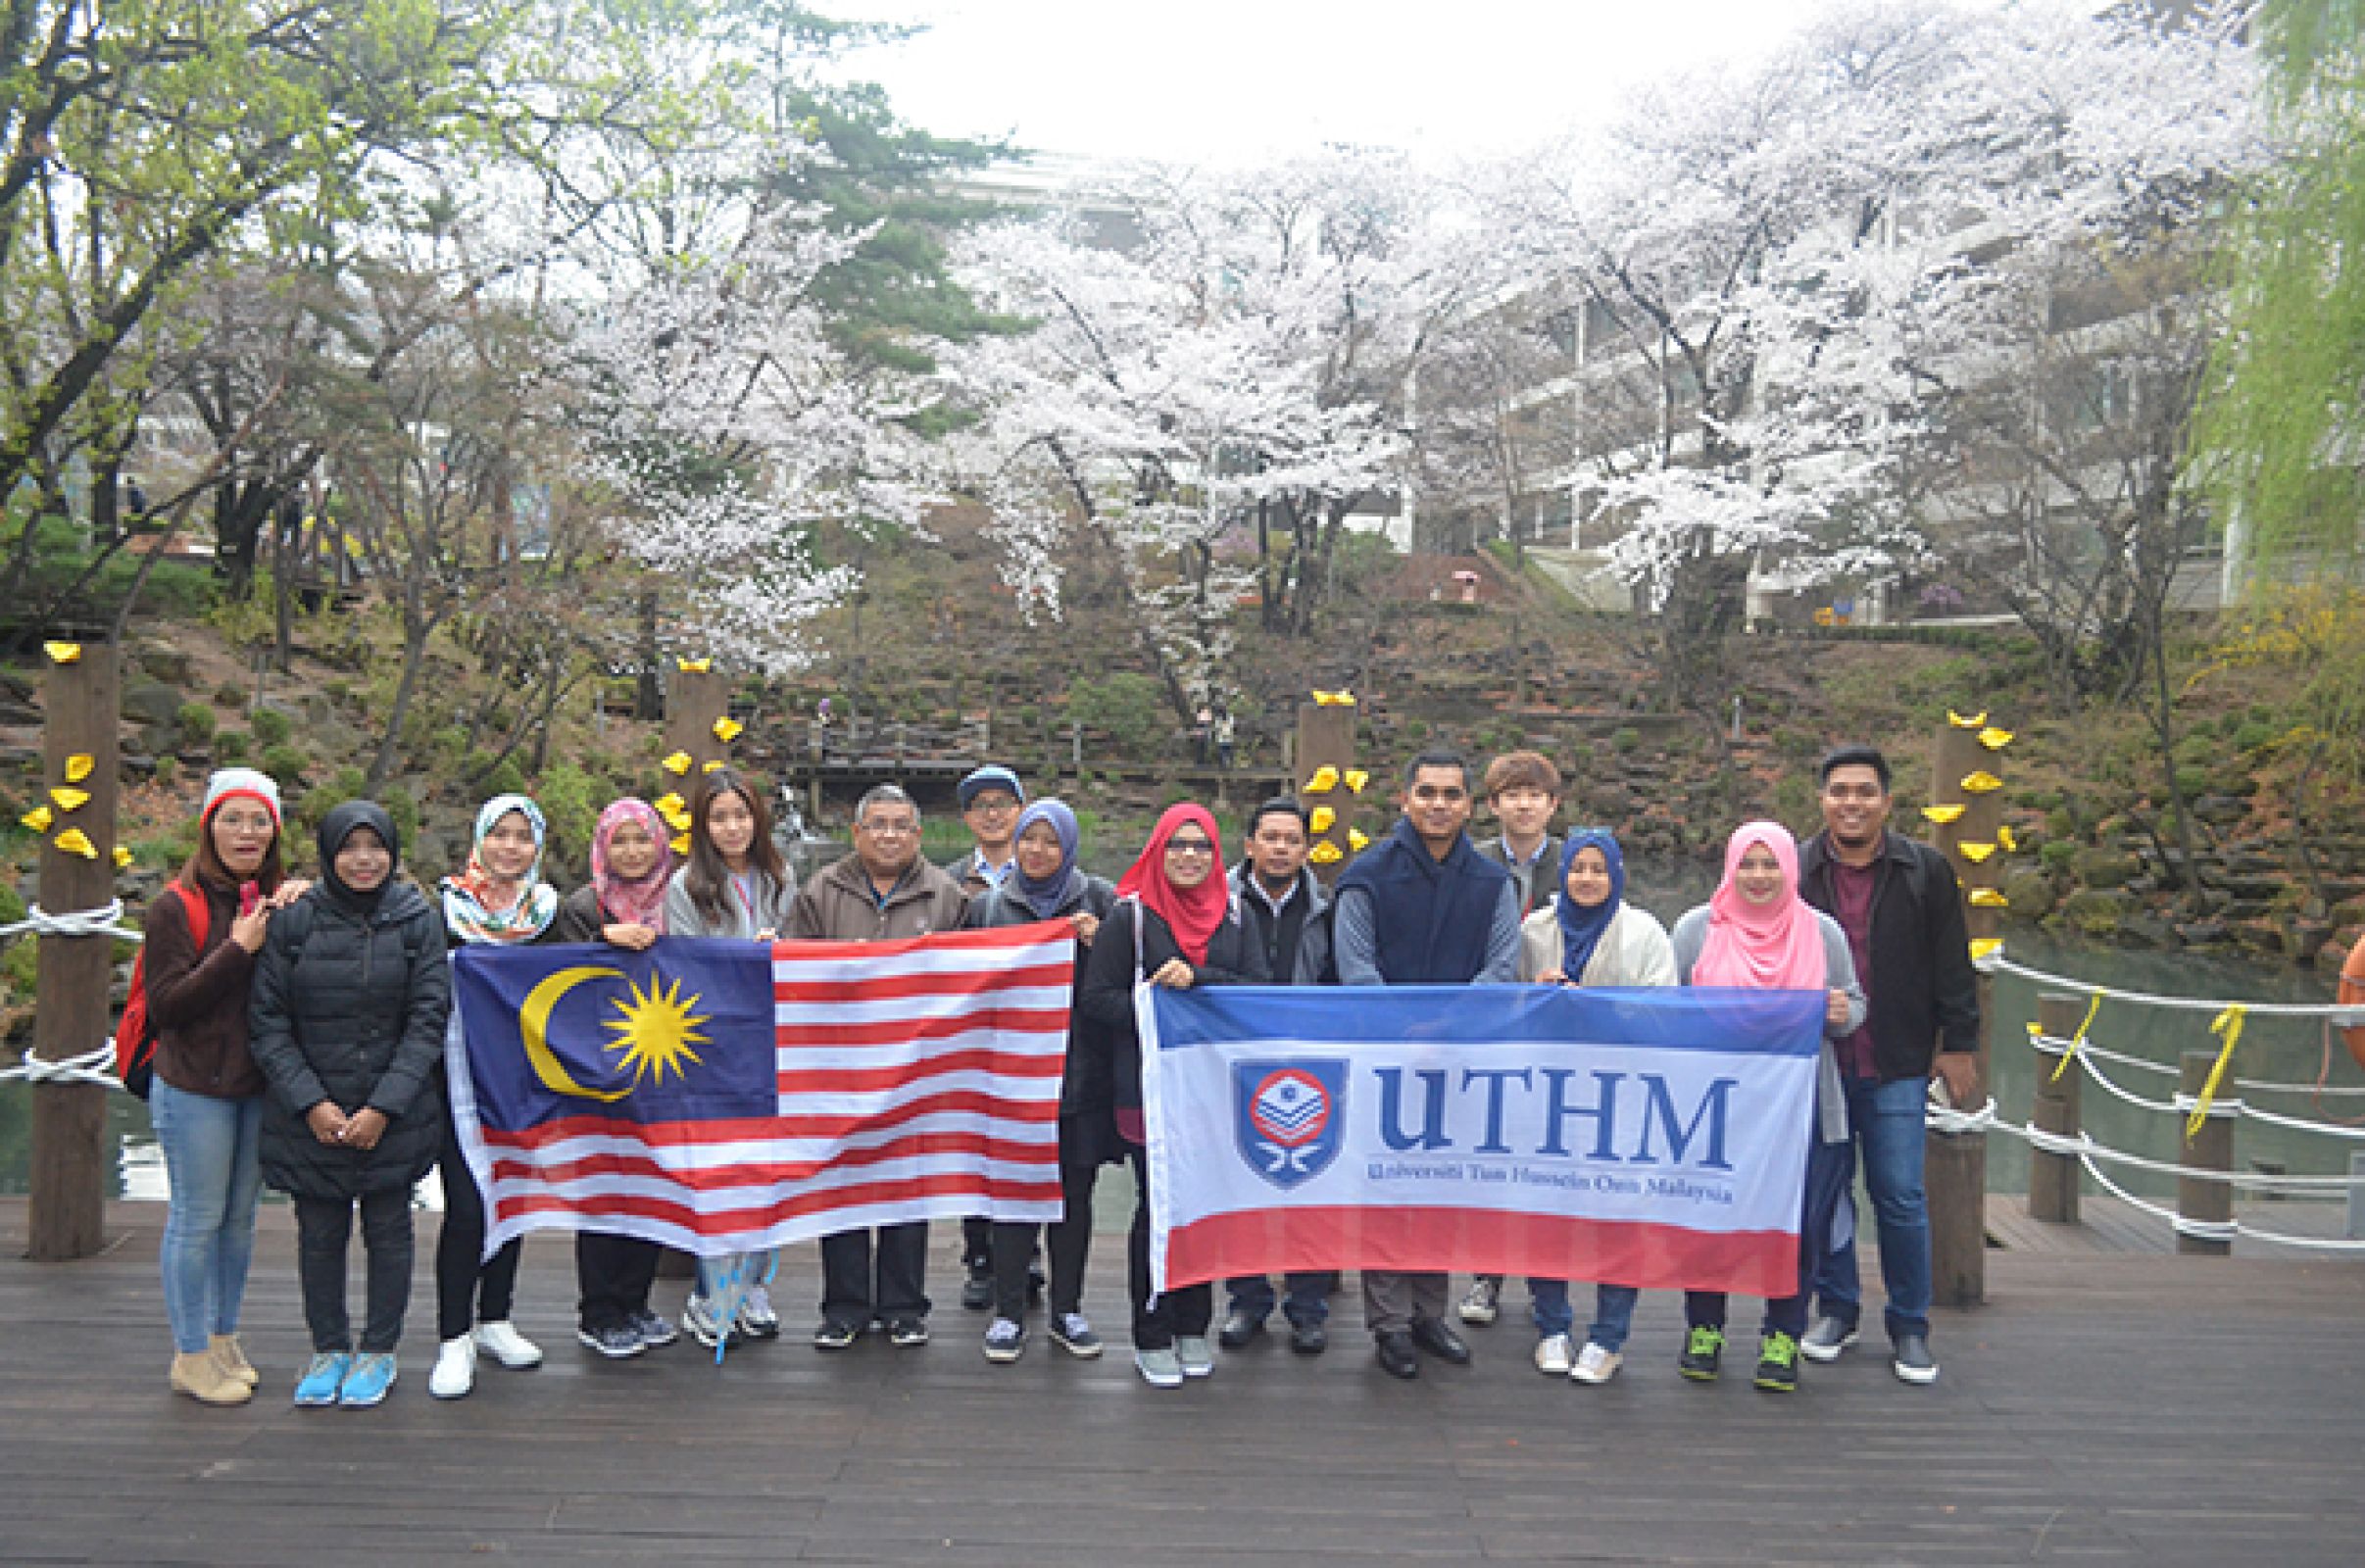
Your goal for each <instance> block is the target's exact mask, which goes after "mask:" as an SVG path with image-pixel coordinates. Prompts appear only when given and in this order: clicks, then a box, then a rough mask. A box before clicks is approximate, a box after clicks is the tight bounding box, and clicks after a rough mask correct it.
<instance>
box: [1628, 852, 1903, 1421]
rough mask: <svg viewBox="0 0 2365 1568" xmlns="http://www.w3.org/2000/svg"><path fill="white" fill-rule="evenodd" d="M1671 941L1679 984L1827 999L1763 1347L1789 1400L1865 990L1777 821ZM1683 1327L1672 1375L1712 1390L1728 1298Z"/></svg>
mask: <svg viewBox="0 0 2365 1568" xmlns="http://www.w3.org/2000/svg"><path fill="white" fill-rule="evenodd" d="M1673 941H1674V946H1675V972H1676V977H1677V979H1678V980H1679V981H1681V983H1683V984H1684V985H1688V986H1718V987H1724V988H1728V989H1734V990H1748V991H1820V992H1822V993H1823V994H1824V1009H1823V1053H1822V1060H1821V1062H1820V1063H1819V1064H1818V1066H1817V1070H1816V1079H1815V1129H1814V1142H1813V1144H1812V1145H1811V1146H1810V1147H1809V1149H1808V1151H1807V1161H1806V1191H1805V1193H1804V1194H1803V1195H1802V1201H1801V1205H1800V1206H1801V1215H1800V1219H1799V1223H1798V1250H1799V1269H1800V1275H1799V1289H1798V1290H1795V1291H1793V1292H1792V1293H1791V1294H1790V1295H1789V1296H1786V1297H1784V1298H1782V1299H1780V1300H1771V1301H1768V1302H1766V1303H1765V1323H1764V1327H1763V1329H1762V1330H1761V1331H1760V1337H1759V1340H1758V1345H1757V1375H1756V1383H1757V1387H1759V1388H1761V1389H1766V1390H1770V1391H1772V1392H1774V1393H1778V1394H1786V1393H1790V1392H1792V1391H1794V1390H1796V1389H1797V1388H1798V1336H1799V1335H1801V1334H1803V1333H1805V1332H1806V1293H1805V1288H1804V1287H1805V1285H1806V1270H1807V1269H1808V1268H1810V1267H1811V1266H1812V1260H1813V1259H1815V1258H1818V1257H1820V1256H1822V1255H1823V1250H1824V1248H1823V1239H1824V1233H1825V1232H1826V1231H1828V1230H1829V1229H1830V1228H1831V1222H1832V1215H1833V1212H1834V1210H1835V1209H1837V1207H1838V1206H1839V1192H1840V1185H1841V1180H1842V1173H1843V1171H1844V1170H1845V1165H1844V1163H1843V1161H1842V1159H1841V1158H1840V1155H1841V1154H1842V1153H1843V1152H1845V1150H1846V1149H1847V1147H1848V1102H1847V1100H1846V1098H1845V1097H1843V1096H1842V1094H1841V1092H1840V1076H1839V1064H1838V1061H1837V1059H1836V1058H1835V1057H1834V1056H1833V1055H1832V1050H1831V1043H1832V1042H1833V1041H1834V1040H1839V1039H1844V1038H1846V1037H1847V1036H1848V1034H1850V1033H1852V1032H1853V1031H1854V1030H1855V1029H1856V1028H1857V1026H1858V1025H1860V1024H1862V1023H1863V1021H1864V991H1863V988H1862V987H1861V986H1859V985H1857V984H1856V971H1855V962H1854V960H1853V959H1852V958H1850V957H1849V956H1848V936H1847V933H1846V932H1844V931H1842V930H1841V929H1840V924H1839V922H1838V921H1836V920H1834V919H1833V918H1832V917H1831V916H1830V915H1828V914H1823V913H1819V912H1818V911H1816V910H1814V909H1812V908H1809V907H1807V905H1806V903H1805V902H1804V901H1803V900H1801V899H1800V898H1799V897H1798V841H1797V840H1795V839H1793V838H1792V837H1791V834H1790V830H1789V829H1788V828H1786V827H1784V826H1782V825H1781V824H1780V823H1779V822H1745V823H1743V824H1742V825H1741V827H1739V828H1737V829H1736V830H1735V831H1734V833H1733V837H1732V839H1731V840H1730V841H1729V842H1728V843H1727V844H1726V845H1725V852H1724V880H1723V881H1722V882H1720V883H1718V884H1717V887H1716V894H1715V896H1714V897H1713V898H1711V899H1709V900H1708V902H1707V903H1706V904H1703V905H1701V906H1700V907H1699V908H1697V909H1694V910H1693V911H1692V912H1691V913H1689V914H1687V915H1685V916H1684V917H1683V918H1682V919H1680V920H1678V921H1676V922H1675V931H1674V934H1673ZM1684 1317H1685V1320H1686V1322H1687V1325H1688V1332H1687V1333H1686V1335H1685V1338H1684V1353H1683V1355H1682V1357H1681V1358H1680V1359H1679V1360H1678V1361H1677V1363H1676V1365H1677V1368H1678V1369H1679V1370H1680V1371H1681V1372H1682V1373H1683V1375H1684V1376H1685V1377H1688V1378H1691V1379H1693V1380H1694V1381H1695V1382H1700V1383H1707V1382H1712V1381H1714V1380H1715V1377H1716V1374H1717V1372H1718V1370H1719V1368H1720V1365H1721V1363H1722V1361H1723V1358H1724V1323H1725V1298H1724V1294H1723V1293H1722V1292H1718V1291H1686V1292H1685V1293H1684Z"/></svg>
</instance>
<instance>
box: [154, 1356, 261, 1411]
mask: <svg viewBox="0 0 2365 1568" xmlns="http://www.w3.org/2000/svg"><path fill="white" fill-rule="evenodd" d="M172 1388H173V1391H174V1392H175V1393H179V1394H185V1395H187V1396H188V1397H190V1398H192V1399H195V1400H196V1401H197V1402H198V1403H199V1404H244V1403H245V1402H246V1401H247V1400H249V1399H251V1398H253V1397H255V1391H254V1390H252V1389H250V1388H248V1387H247V1386H246V1385H245V1384H244V1383H241V1382H240V1381H239V1380H238V1379H236V1378H234V1377H231V1376H230V1375H229V1374H228V1373H226V1372H224V1371H222V1367H221V1365H220V1364H219V1363H217V1362H216V1361H215V1359H214V1352H213V1351H211V1350H200V1351H198V1352H197V1353H196V1354H195V1355H175V1356H174V1357H172Z"/></svg>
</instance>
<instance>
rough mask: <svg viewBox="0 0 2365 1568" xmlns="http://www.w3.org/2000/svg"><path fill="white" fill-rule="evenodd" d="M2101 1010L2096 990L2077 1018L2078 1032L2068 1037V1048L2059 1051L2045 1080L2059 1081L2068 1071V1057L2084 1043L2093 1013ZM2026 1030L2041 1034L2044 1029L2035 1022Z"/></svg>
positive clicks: (2092, 1023) (2100, 998)
mask: <svg viewBox="0 0 2365 1568" xmlns="http://www.w3.org/2000/svg"><path fill="white" fill-rule="evenodd" d="M2101 1010H2102V993H2100V992H2099V991H2097V992H2095V993H2094V1000H2093V1001H2092V1002H2089V1003H2088V1004H2087V1005H2086V1016H2085V1017H2083V1018H2081V1019H2079V1020H2078V1032H2077V1033H2076V1034H2074V1035H2071V1036H2070V1037H2069V1049H2068V1050H2067V1051H2064V1052H2063V1053H2061V1059H2060V1060H2059V1061H2057V1062H2055V1063H2053V1075H2052V1076H2051V1077H2050V1078H2048V1079H2046V1080H2045V1082H2047V1083H2055V1084H2057V1083H2059V1082H2060V1081H2061V1075H2062V1074H2063V1073H2065V1072H2067V1071H2069V1058H2070V1057H2072V1056H2074V1055H2076V1054H2078V1048H2079V1047H2080V1046H2082V1045H2084V1044H2086V1031H2087V1030H2089V1029H2092V1028H2093V1027H2094V1014H2095V1013H2097V1012H2100V1011H2101ZM2028 1032H2029V1033H2030V1034H2032V1035H2036V1034H2043V1033H2044V1032H2045V1031H2044V1030H2042V1029H2041V1028H2039V1027H2038V1026H2037V1025H2035V1024H2030V1025H2029V1026H2028Z"/></svg>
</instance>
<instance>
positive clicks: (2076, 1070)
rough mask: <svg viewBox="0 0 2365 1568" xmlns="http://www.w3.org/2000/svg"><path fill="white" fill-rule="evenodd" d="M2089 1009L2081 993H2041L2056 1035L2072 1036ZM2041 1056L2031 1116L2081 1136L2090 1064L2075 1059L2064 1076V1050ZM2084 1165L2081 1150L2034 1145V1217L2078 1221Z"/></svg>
mask: <svg viewBox="0 0 2365 1568" xmlns="http://www.w3.org/2000/svg"><path fill="white" fill-rule="evenodd" d="M2085 1015H2086V1009H2085V1007H2084V1006H2082V1005H2080V1004H2079V1001H2078V999H2077V998H2076V997H2072V996H2064V995H2061V994H2059V993H2048V994H2046V995H2045V996H2042V997H2039V998H2038V999H2037V1026H2038V1027H2039V1028H2040V1029H2042V1030H2043V1031H2044V1032H2045V1035H2046V1036H2047V1037H2048V1038H2050V1039H2053V1040H2067V1039H2068V1038H2069V1037H2070V1036H2071V1035H2072V1034H2074V1033H2076V1032H2077V1028H2078V1020H2079V1019H2080V1018H2082V1017H2084V1016H2085ZM2036 1056H2037V1098H2036V1103H2035V1105H2034V1107H2033V1108H2032V1109H2031V1111H2030V1114H2029V1119H2030V1121H2032V1122H2033V1123H2035V1124H2036V1127H2037V1130H2038V1131H2039V1132H2046V1133H2051V1134H2053V1135H2055V1136H2056V1137H2060V1138H2075V1137H2077V1136H2078V1099H2079V1091H2080V1088H2081V1086H2082V1085H2083V1083H2084V1082H2085V1078H2086V1073H2085V1071H2084V1069H2082V1068H2080V1067H2078V1066H2077V1065H2075V1064H2074V1063H2073V1064H2072V1065H2071V1066H2070V1068H2069V1070H2068V1071H2066V1072H2064V1073H2062V1074H2061V1076H2060V1077H2059V1078H2057V1079H2056V1078H2055V1077H2054V1076H2053V1069H2054V1068H2056V1067H2059V1066H2060V1065H2061V1059H2062V1058H2060V1057H2059V1056H2055V1055H2051V1054H2047V1053H2045V1052H2043V1051H2040V1052H2038V1053H2037V1054H2036ZM2081 1173H2082V1167H2081V1166H2080V1165H2079V1163H2078V1158H2077V1156H2076V1155H2075V1154H2054V1153H2047V1152H2045V1151H2044V1150H2042V1149H2038V1150H2031V1151H2030V1152H2029V1161H2028V1211H2029V1217H2030V1218H2031V1219H2043V1220H2050V1221H2052V1222H2053V1223H2054V1224H2056V1225H2075V1224H2077V1223H2078V1178H2079V1176H2080V1174H2081Z"/></svg>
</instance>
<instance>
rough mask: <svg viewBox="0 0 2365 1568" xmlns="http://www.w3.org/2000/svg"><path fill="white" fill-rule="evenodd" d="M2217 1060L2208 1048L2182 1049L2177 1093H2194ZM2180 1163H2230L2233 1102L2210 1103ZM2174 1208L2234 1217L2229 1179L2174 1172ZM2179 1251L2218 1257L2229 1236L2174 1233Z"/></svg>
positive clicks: (2218, 1166)
mask: <svg viewBox="0 0 2365 1568" xmlns="http://www.w3.org/2000/svg"><path fill="white" fill-rule="evenodd" d="M2216 1065H2217V1053H2216V1052H2214V1051H2188V1052H2186V1053H2185V1054H2184V1055H2183V1057H2182V1058H2180V1060H2179V1066H2180V1067H2181V1068H2182V1076H2181V1077H2180V1079H2179V1080H2178V1083H2177V1088H2178V1089H2179V1090H2181V1091H2182V1092H2183V1093H2182V1095H2181V1096H2180V1098H2182V1099H2185V1100H2192V1099H2194V1098H2196V1097H2197V1096H2198V1095H2199V1094H2200V1089H2201V1085H2203V1084H2205V1083H2207V1082H2208V1081H2209V1069H2211V1068H2212V1067H2214V1066H2216ZM2184 1163H2185V1164H2188V1165H2193V1166H2197V1167H2199V1168H2200V1169H2202V1170H2223V1171H2230V1170H2232V1169H2233V1168H2234V1116H2233V1107H2232V1106H2230V1105H2227V1104H2225V1103H2222V1102H2221V1103H2218V1104H2217V1105H2215V1106H2212V1107H2211V1109H2210V1112H2209V1114H2208V1115H2207V1116H2206V1117H2204V1118H2203V1119H2202V1121H2201V1124H2200V1131H2199V1132H2197V1133H2194V1134H2193V1135H2192V1136H2191V1137H2189V1138H2187V1139H2186V1140H2185V1157H2184ZM2176 1211H2177V1213H2178V1214H2180V1215H2182V1216H2183V1217H2185V1218H2186V1219H2198V1220H2216V1221H2224V1220H2230V1219H2232V1218H2233V1217H2234V1184H2233V1183H2232V1182H2213V1181H2210V1180H2208V1179H2207V1178H2205V1177H2200V1176H2179V1177H2178V1178H2177V1179H2176ZM2176 1250H2178V1251H2179V1252H2186V1253H2193V1254H2197V1255H2199V1256H2202V1257H2224V1256H2227V1255H2228V1254H2229V1253H2231V1252H2232V1251H2233V1250H2234V1244H2233V1243H2232V1242H2230V1241H2224V1242H2221V1241H2216V1240H2213V1239H2211V1238H2209V1237H2205V1236H2187V1235H2186V1234H2185V1233H2184V1232H2182V1231H2179V1232H2177V1234H2176Z"/></svg>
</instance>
